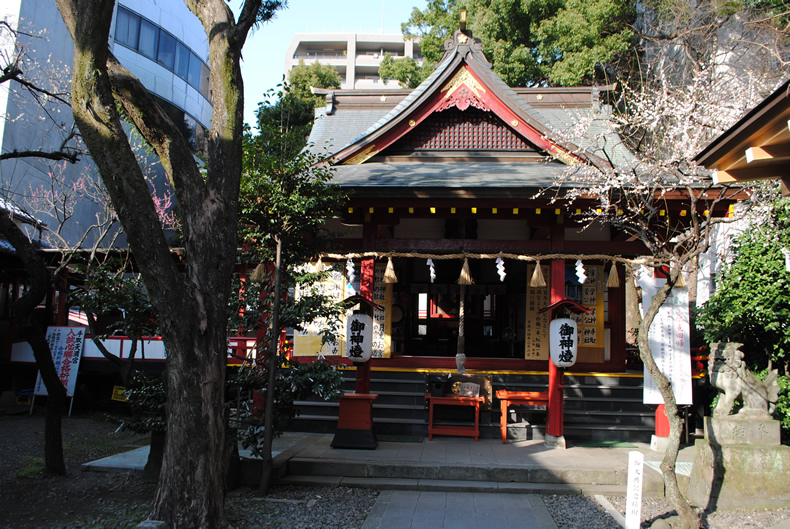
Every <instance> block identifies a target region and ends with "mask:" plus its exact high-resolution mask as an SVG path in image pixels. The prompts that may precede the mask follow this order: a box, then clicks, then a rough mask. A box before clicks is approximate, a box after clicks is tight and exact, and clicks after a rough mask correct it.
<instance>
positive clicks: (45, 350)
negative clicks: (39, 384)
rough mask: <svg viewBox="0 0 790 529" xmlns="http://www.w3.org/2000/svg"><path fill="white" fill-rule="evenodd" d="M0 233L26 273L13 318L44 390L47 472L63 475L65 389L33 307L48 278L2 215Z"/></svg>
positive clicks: (30, 248) (32, 251) (27, 243)
mask: <svg viewBox="0 0 790 529" xmlns="http://www.w3.org/2000/svg"><path fill="white" fill-rule="evenodd" d="M0 233H2V234H3V235H4V236H5V237H6V239H8V241H9V242H10V243H11V245H12V246H13V247H14V248H15V249H16V251H17V255H19V258H20V259H22V262H23V263H24V265H25V268H26V269H27V275H28V278H27V287H26V288H25V293H24V294H23V295H22V296H21V297H20V298H19V299H18V300H17V301H16V303H14V315H15V316H16V319H17V323H18V325H19V329H20V331H21V332H22V335H23V336H24V338H25V340H27V342H28V343H29V344H30V347H32V348H33V356H34V357H35V359H36V366H37V367H38V369H39V371H40V372H41V379H42V380H43V381H44V385H45V386H46V388H47V393H48V397H47V414H46V419H45V425H44V464H45V467H46V469H47V472H51V473H53V474H65V473H66V464H65V462H64V460H63V437H62V431H61V419H62V414H63V406H64V404H65V403H66V388H65V387H64V386H63V383H62V382H61V381H60V377H58V372H57V370H56V369H55V363H54V362H53V360H52V351H51V350H50V348H49V343H48V342H47V328H46V326H42V325H41V323H40V322H39V321H38V320H37V319H36V315H35V309H36V306H37V305H38V304H39V303H40V302H41V301H42V300H43V299H44V297H45V296H46V295H47V291H48V290H49V285H50V274H49V271H48V270H47V267H46V266H45V265H44V262H43V261H42V260H41V258H40V257H39V256H38V254H37V253H36V250H35V249H34V248H33V245H32V244H30V241H29V240H28V239H27V237H26V236H25V234H24V233H22V231H21V230H20V229H19V228H18V227H17V225H16V224H14V221H13V220H12V219H11V218H10V217H9V216H8V215H5V214H0Z"/></svg>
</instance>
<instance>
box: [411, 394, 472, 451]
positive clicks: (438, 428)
mask: <svg viewBox="0 0 790 529" xmlns="http://www.w3.org/2000/svg"><path fill="white" fill-rule="evenodd" d="M425 398H426V399H427V400H428V402H429V407H430V412H429V414H428V440H429V441H431V440H433V435H434V434H440V435H466V436H469V437H474V438H475V442H477V439H478V438H479V437H480V404H482V403H483V402H485V400H486V399H485V397H460V396H458V395H450V396H447V397H434V396H432V395H426V396H425ZM436 405H440V406H470V407H472V408H474V410H475V423H474V426H455V425H452V426H451V425H434V424H433V420H434V415H433V408H434V406H436Z"/></svg>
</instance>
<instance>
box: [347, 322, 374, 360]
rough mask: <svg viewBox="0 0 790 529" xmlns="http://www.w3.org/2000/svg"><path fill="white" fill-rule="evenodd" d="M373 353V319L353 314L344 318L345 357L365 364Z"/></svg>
mask: <svg viewBox="0 0 790 529" xmlns="http://www.w3.org/2000/svg"><path fill="white" fill-rule="evenodd" d="M372 352H373V317H371V316H369V315H368V314H361V313H354V314H351V315H350V316H348V317H347V318H346V357H347V358H348V359H349V360H351V361H352V362H367V361H368V360H370V356H371V354H372Z"/></svg>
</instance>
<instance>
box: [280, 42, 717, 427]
mask: <svg viewBox="0 0 790 529" xmlns="http://www.w3.org/2000/svg"><path fill="white" fill-rule="evenodd" d="M445 50H446V52H445V55H444V58H443V59H442V61H441V62H440V63H439V64H438V65H437V67H436V69H435V71H434V72H433V73H432V74H431V75H430V76H429V77H428V78H427V79H426V80H425V81H424V82H423V83H422V84H421V85H420V86H419V87H417V88H416V89H414V90H392V89H388V90H342V89H339V90H331V89H330V90H316V92H317V93H321V94H323V95H325V97H326V106H325V107H324V108H320V109H317V110H316V113H317V118H316V121H315V125H314V126H313V129H312V133H311V136H310V139H309V143H310V147H309V148H310V149H311V150H312V151H313V152H314V153H316V154H320V155H324V156H327V158H328V160H330V162H329V163H330V164H331V165H332V166H333V168H334V180H333V182H334V183H336V184H339V185H340V186H342V187H343V188H344V189H345V190H347V191H348V193H349V199H348V201H347V203H346V204H345V206H344V207H343V211H342V212H341V215H340V216H339V217H338V218H337V219H336V220H333V221H332V222H331V223H330V224H329V225H328V226H327V228H328V229H329V230H330V231H331V232H334V233H339V234H340V235H339V236H338V238H337V240H336V242H337V248H338V250H337V251H336V252H333V253H328V254H324V255H323V256H322V257H321V265H322V266H329V265H334V268H333V270H334V272H333V275H332V278H331V280H330V281H329V282H327V285H326V287H327V288H328V289H330V290H331V291H332V292H334V293H335V294H336V296H337V298H338V299H343V298H346V297H348V296H349V295H352V294H360V293H361V294H362V295H363V296H367V297H368V298H369V299H372V301H373V302H374V303H376V304H377V305H378V308H377V309H376V310H375V314H374V325H375V327H374V331H373V351H372V359H371V360H370V361H369V362H368V363H366V364H365V367H364V369H365V370H369V371H370V372H369V373H367V374H366V375H365V374H363V376H367V377H369V382H370V388H371V389H370V393H375V394H378V395H379V396H378V398H377V399H376V401H374V402H373V421H374V423H375V424H376V429H377V431H380V432H389V433H395V434H404V435H424V434H425V433H426V427H427V426H426V424H425V423H426V413H427V412H426V409H427V404H426V402H427V401H426V399H425V398H422V394H423V386H420V384H428V385H426V386H424V391H425V392H426V394H427V392H428V391H429V389H430V388H429V384H430V381H431V380H444V378H442V377H445V378H446V377H449V379H450V381H452V379H453V374H456V380H460V378H458V375H457V373H458V372H459V371H461V372H463V370H465V371H466V372H467V373H468V374H470V375H476V376H480V377H482V378H483V379H484V380H485V381H490V383H491V387H488V388H487V389H486V388H485V387H484V388H483V391H484V392H485V391H487V392H488V396H487V402H486V405H485V410H484V415H483V416H482V417H483V418H482V419H481V428H482V429H483V430H482V431H483V435H486V431H487V429H488V434H490V435H498V431H499V424H500V417H499V413H500V412H498V411H497V410H498V406H497V399H496V397H495V392H496V391H498V390H507V391H530V392H543V393H545V392H547V390H548V392H549V394H552V393H551V392H553V391H555V390H556V389H557V388H556V385H557V384H558V383H559V382H558V381H557V380H558V379H557V374H556V368H552V366H551V362H550V361H549V359H548V358H549V351H548V340H547V332H548V323H549V318H550V316H549V314H550V312H549V311H546V310H543V309H545V307H547V306H549V305H550V304H552V303H555V302H558V301H560V300H571V301H573V302H575V303H577V304H578V305H580V306H581V307H584V309H586V312H583V313H579V314H574V315H572V317H573V318H574V319H575V320H576V323H577V325H578V333H579V348H578V358H577V361H576V364H575V365H574V366H573V367H572V368H570V369H568V370H567V373H566V374H565V379H564V380H565V391H564V413H563V414H562V415H561V416H560V419H559V420H560V424H559V429H557V428H556V427H555V428H554V434H553V435H557V433H559V437H562V435H563V434H564V433H567V434H568V435H569V436H571V437H577V438H585V437H587V438H589V437H595V438H612V439H631V440H649V439H650V435H651V434H652V433H654V423H653V414H654V408H652V407H649V406H646V405H643V404H642V403H641V384H642V371H641V369H642V368H641V364H638V365H631V363H630V362H631V359H632V358H634V355H635V354H636V353H635V352H631V353H629V347H628V346H627V343H626V331H627V329H626V326H627V324H626V316H625V314H626V311H625V302H626V299H625V297H626V296H625V288H623V286H622V285H623V281H624V278H625V274H626V269H625V266H624V263H625V262H626V261H627V260H628V259H633V258H638V257H639V256H646V255H648V254H649V252H648V251H647V249H646V247H645V246H644V245H643V244H642V242H640V241H639V240H638V239H636V238H635V237H631V236H630V235H629V234H626V233H624V232H620V231H618V230H617V229H615V228H614V227H613V226H611V225H607V224H602V223H593V224H592V225H591V224H589V223H587V222H581V221H580V220H576V219H578V218H580V217H581V215H578V213H580V211H581V210H580V209H579V208H582V207H584V204H583V203H582V202H580V201H576V202H574V203H572V204H569V203H568V202H567V201H563V200H555V198H558V197H561V194H562V193H561V192H562V188H563V186H564V185H568V184H562V183H561V182H562V181H563V178H564V175H567V174H568V173H569V171H572V170H574V168H578V167H584V166H589V167H597V168H600V169H603V170H606V168H608V167H611V166H612V165H617V166H628V165H630V164H634V163H635V160H636V159H635V157H634V156H633V155H632V154H631V152H630V151H629V150H628V149H627V148H626V147H625V146H624V144H623V142H622V140H621V139H620V138H619V136H618V135H617V134H616V133H615V132H613V131H611V130H610V129H609V128H607V127H608V125H607V124H608V119H607V118H608V116H609V113H610V112H611V109H610V108H609V107H608V106H607V105H605V104H603V103H602V102H601V94H602V93H603V92H606V91H609V90H612V89H613V87H574V88H548V87H537V88H511V87H509V86H507V85H506V84H505V83H504V82H503V81H502V80H501V79H500V78H499V77H498V76H497V75H496V74H495V73H494V72H493V71H492V69H491V64H490V63H489V62H488V61H487V60H486V58H485V57H484V55H483V53H482V51H481V43H480V41H479V40H476V39H474V38H473V37H472V34H471V32H470V31H467V30H465V29H462V30H459V31H456V32H455V34H454V35H453V37H452V38H451V39H448V40H447V42H446V43H445ZM574 131H576V132H574ZM589 204H594V201H593V200H590V201H589ZM684 206H685V207H687V204H685V203H682V202H681V201H677V203H673V201H672V200H667V201H666V205H665V206H664V207H666V209H667V214H668V215H680V211H681V209H682V208H683V207H684ZM588 207H589V206H588ZM723 207H724V208H725V210H726V205H724V206H723ZM579 263H581V268H582V269H581V270H579ZM536 267H539V270H537V271H536ZM613 268H614V270H613ZM462 271H463V274H466V277H467V279H468V281H467V284H463V283H464V282H463V281H462V282H461V283H462V284H459V278H460V277H461V276H462ZM580 271H581V272H582V274H581V275H580V274H579V272H580ZM393 272H394V278H393V276H392V273H393ZM585 277H586V279H585ZM580 278H581V279H580ZM343 348H344V343H343V340H340V341H339V343H338V344H336V345H335V346H330V347H324V348H323V349H322V348H321V345H320V338H319V337H318V332H317V329H312V330H307V331H305V332H297V333H296V334H295V336H294V356H296V357H299V358H305V359H309V358H313V357H316V356H317V355H318V354H319V350H320V354H322V355H327V356H330V357H331V356H333V355H337V356H339V357H342V354H343ZM459 355H463V356H465V361H463V358H460V356H459ZM458 360H460V362H457V361H458ZM358 369H359V368H358ZM552 372H554V374H552ZM358 375H359V374H358ZM552 377H554V381H553V382H552V380H551V379H552ZM559 380H560V381H561V380H563V379H562V378H560V379H559ZM426 381H427V382H426ZM552 384H554V385H555V387H551V386H552ZM560 385H561V384H560ZM484 386H485V384H484ZM357 388H358V392H359V386H357ZM451 389H452V386H448V387H447V388H444V391H450V390H451ZM456 389H457V388H456ZM559 391H560V392H561V391H562V388H559ZM407 397H408V398H407ZM559 398H561V399H562V393H560V397H559ZM544 404H545V403H544ZM300 406H301V411H302V415H301V416H300V417H299V418H298V419H297V420H298V421H302V424H303V426H304V428H313V429H316V430H321V428H322V426H321V424H324V423H325V424H326V425H328V426H327V429H331V428H332V427H333V426H334V424H333V423H332V421H331V420H327V421H325V422H324V423H322V421H321V417H322V415H324V414H326V413H327V409H326V407H327V406H328V405H326V404H322V405H320V406H319V405H318V404H315V405H314V404H311V403H308V402H305V403H300ZM321 406H324V408H321ZM549 407H551V404H550V403H549ZM522 411H523V412H524V413H520V412H519V413H514V414H510V416H509V417H508V419H507V421H506V422H507V424H508V431H507V434H508V436H511V437H515V438H531V436H533V435H540V434H542V433H543V432H542V428H543V424H542V422H543V421H544V419H545V411H542V408H541V407H537V408H534V407H533V408H529V409H527V408H524V409H523V410H522ZM487 412H490V415H486V414H485V413H487ZM508 413H509V412H508ZM329 414H330V415H331V412H330V413H329ZM486 421H488V422H486ZM563 422H564V425H565V429H564V430H563V428H562V425H563ZM550 429H551V428H550Z"/></svg>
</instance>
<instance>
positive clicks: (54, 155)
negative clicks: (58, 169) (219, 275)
mask: <svg viewBox="0 0 790 529" xmlns="http://www.w3.org/2000/svg"><path fill="white" fill-rule="evenodd" d="M18 158H42V159H44V160H53V161H56V162H61V161H66V162H69V163H77V162H78V161H79V160H80V158H79V154H77V153H76V152H65V151H17V150H14V151H11V152H4V153H2V154H0V162H2V161H4V160H14V159H18Z"/></svg>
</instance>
